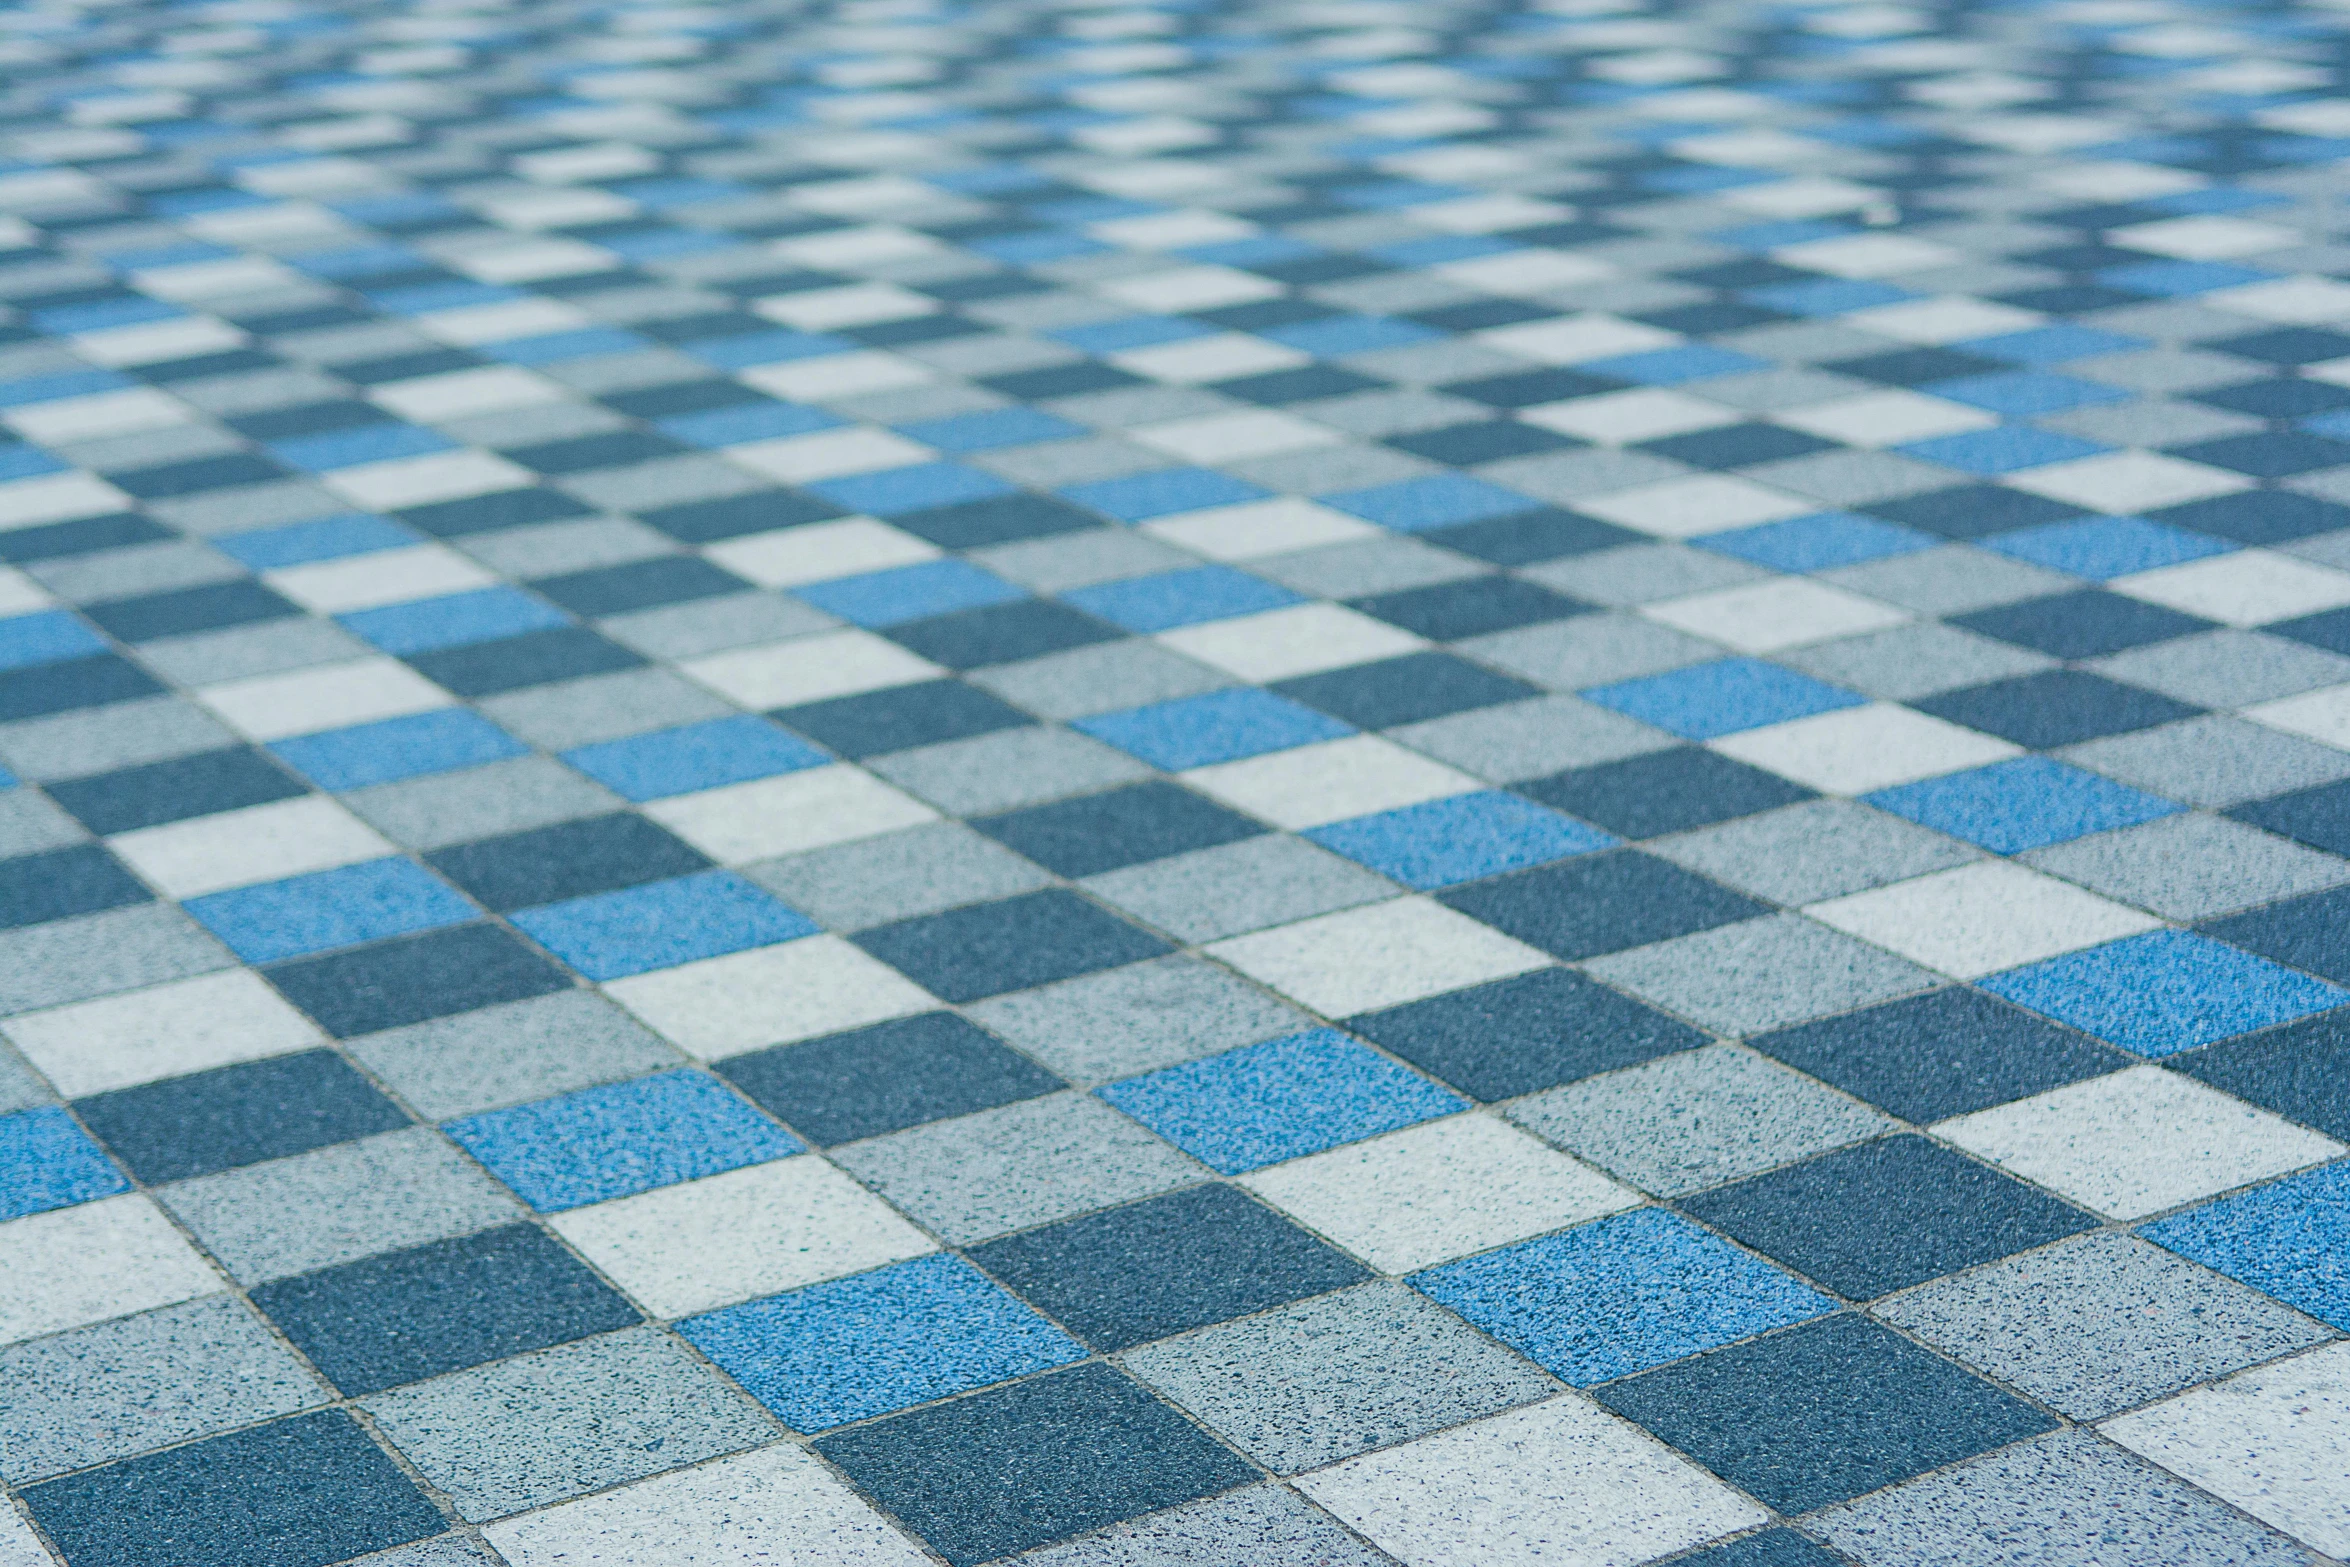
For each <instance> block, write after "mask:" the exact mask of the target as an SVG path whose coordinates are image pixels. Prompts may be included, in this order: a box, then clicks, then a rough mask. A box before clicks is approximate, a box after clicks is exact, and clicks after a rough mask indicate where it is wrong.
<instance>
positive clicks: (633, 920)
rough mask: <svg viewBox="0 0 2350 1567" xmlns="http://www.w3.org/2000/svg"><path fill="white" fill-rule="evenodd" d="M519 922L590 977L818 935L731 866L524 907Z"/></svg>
mask: <svg viewBox="0 0 2350 1567" xmlns="http://www.w3.org/2000/svg"><path fill="white" fill-rule="evenodd" d="M512 918H513V921H514V924H515V925H516V926H517V927H518V928H519V929H520V930H521V931H522V932H523V934H525V935H527V936H529V937H530V938H531V939H532V940H534V941H536V942H537V943H538V944H539V945H540V946H542V947H545V948H546V949H547V950H548V951H550V952H552V953H554V954H555V956H557V957H559V958H561V959H562V960H563V961H564V962H566V963H568V964H570V965H571V966H572V967H573V968H575V969H577V970H578V971H579V972H580V973H582V974H584V975H586V976H587V977H588V978H590V979H596V980H611V979H624V978H627V977H628V976H630V975H632V974H643V973H647V972H650V971H652V970H654V969H667V968H675V967H677V966H678V965H679V964H683V963H692V962H695V961H698V960H700V959H704V958H713V957H720V956H723V955H725V954H727V953H730V952H740V951H743V950H745V949H746V948H751V947H765V946H771V945H774V944H776V943H778V942H785V941H793V940H797V939H798V938H800V937H802V936H811V935H814V934H815V933H816V925H815V922H814V921H812V920H809V919H807V918H805V917H803V916H802V915H800V914H799V913H798V912H796V911H795V910H792V909H790V908H787V907H785V906H784V905H783V904H781V903H778V902H777V901H776V900H775V899H774V898H772V897H770V896H768V895H767V893H766V892H764V891H762V890H761V889H760V888H758V887H755V886H753V885H752V884H751V883H750V882H748V881H746V880H744V879H743V878H742V877H740V876H738V875H736V874H734V873H733V872H732V871H704V872H702V873H701V874H699V875H694V876H681V877H678V878H676V879H674V880H670V881H657V882H651V883H648V884H646V885H643V886H638V887H630V888H626V889H623V890H621V891H618V892H605V893H596V894H591V895H590V896H588V897H584V898H572V899H568V900H566V901H564V902H561V903H550V904H546V905H544V906H542V907H539V908H534V909H523V910H519V911H517V912H516V913H515V914H514V915H513V916H512Z"/></svg>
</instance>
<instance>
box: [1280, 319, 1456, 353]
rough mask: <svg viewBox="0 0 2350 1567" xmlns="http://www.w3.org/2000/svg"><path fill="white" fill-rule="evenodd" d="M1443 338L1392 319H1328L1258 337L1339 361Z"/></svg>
mask: <svg viewBox="0 0 2350 1567" xmlns="http://www.w3.org/2000/svg"><path fill="white" fill-rule="evenodd" d="M1443 335H1444V334H1443V333H1441V332H1439V331H1437V330H1436V329H1435V328H1434V327H1425V326H1422V325H1420V323H1418V322H1417V321H1398V320H1396V319H1395V318H1394V317H1393V316H1325V317H1324V318H1322V319H1321V320H1319V321H1301V322H1299V323H1298V324H1297V325H1295V326H1276V327H1267V328H1265V329H1264V330H1263V331H1261V332H1259V333H1258V334H1257V336H1259V337H1263V338H1268V339H1270V340H1271V341H1273V342H1276V343H1280V344H1282V345H1284V346H1285V347H1289V348H1294V349H1296V350H1297V351H1298V352H1299V353H1301V354H1312V355H1313V356H1314V357H1315V358H1316V359H1340V358H1344V357H1345V356H1346V355H1348V354H1369V353H1376V352H1378V351H1379V350H1380V349H1382V348H1408V347H1410V346H1411V345H1412V344H1414V343H1425V342H1428V341H1430V340H1431V339H1434V338H1439V337H1442V336H1443Z"/></svg>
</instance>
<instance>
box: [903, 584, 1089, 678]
mask: <svg viewBox="0 0 2350 1567" xmlns="http://www.w3.org/2000/svg"><path fill="white" fill-rule="evenodd" d="M886 634H887V636H888V637H889V639H890V640H891V641H892V642H896V643H899V644H900V645H902V646H904V647H907V648H910V649H912V650H913V651H914V652H916V653H919V654H921V655H922V656H923V657H924V658H927V659H929V660H930V661H931V662H932V663H934V664H943V665H945V666H946V667H947V668H949V669H978V668H980V667H982V666H984V665H987V664H1009V663H1012V662H1013V661H1015V660H1017V659H1023V658H1042V657H1043V656H1044V655H1045V654H1047V653H1059V652H1062V651H1064V650H1066V649H1068V648H1073V647H1087V646H1090V645H1092V644H1093V643H1096V642H1108V641H1111V640H1113V639H1115V638H1117V637H1119V636H1121V635H1123V634H1124V633H1122V632H1120V631H1119V630H1118V629H1117V628H1115V627H1113V626H1105V625H1103V624H1102V623H1101V622H1100V621H1098V620H1096V619H1094V618H1093V617H1092V616H1091V615H1084V614H1080V613H1078V612H1077V611H1076V610H1073V609H1071V608H1069V606H1067V605H1066V604H1051V603H1047V602H1045V601H1044V600H1042V599H1023V600H1020V601H1018V602H1016V603H1011V604H989V605H986V606H984V607H983V608H980V609H966V610H958V611H957V612H955V613H954V614H951V615H932V616H930V617H928V618H926V619H922V620H913V621H907V622H906V623H904V624H903V625H897V626H892V627H890V628H889V630H888V632H887V633H886Z"/></svg>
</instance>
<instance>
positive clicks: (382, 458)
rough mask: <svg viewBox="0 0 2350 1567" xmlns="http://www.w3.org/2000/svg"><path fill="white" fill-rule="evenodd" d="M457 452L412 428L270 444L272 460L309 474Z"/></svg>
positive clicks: (372, 427)
mask: <svg viewBox="0 0 2350 1567" xmlns="http://www.w3.org/2000/svg"><path fill="white" fill-rule="evenodd" d="M456 449H457V443H456V442H455V441H452V440H450V439H449V438H448V437H447V436H445V435H442V434H440V433H439V432H438V431H435V430H426V429H422V428H420V427H418V426H416V425H413V424H363V425H360V426H358V427H357V428H355V429H349V430H334V431H330V432H328V433H327V434H325V435H305V436H302V437H301V438H299V439H297V440H291V441H272V442H270V443H269V455H270V456H272V457H274V458H276V459H277V460H278V461H279V462H282V463H284V464H285V465H286V466H287V467H289V468H300V469H302V470H303V471H305V472H307V473H330V472H332V471H333V470H335V469H337V468H355V467H357V466H358V465H359V464H361V463H369V462H390V461H392V460H393V459H395V458H399V457H427V456H430V455H431V454H432V453H434V452H447V451H455V450H456Z"/></svg>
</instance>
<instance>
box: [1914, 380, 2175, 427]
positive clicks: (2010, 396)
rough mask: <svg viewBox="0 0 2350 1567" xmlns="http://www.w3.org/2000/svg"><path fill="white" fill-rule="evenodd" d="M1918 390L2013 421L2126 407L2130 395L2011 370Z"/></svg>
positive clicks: (2095, 383)
mask: <svg viewBox="0 0 2350 1567" xmlns="http://www.w3.org/2000/svg"><path fill="white" fill-rule="evenodd" d="M1918 390H1920V391H1922V392H1924V393H1926V394H1927V395H1928V396H1931V397H1940V398H1945V399H1947V400H1949V401H1950V402H1954V403H1965V404H1968V405H1969V406H1970V407H1975V408H1984V409H1988V410H1989V411H1991V412H1992V413H1995V414H2006V415H2007V416H2009V417H2010V418H2017V419H2026V418H2030V417H2031V416H2032V415H2034V414H2054V413H2063V412H2064V411H2065V410H2067V409H2069V408H2093V407H2096V406H2098V405H2099V404H2102V403H2124V402H2128V401H2129V399H2130V394H2129V393H2127V392H2125V391H2123V390H2122V389H2121V388H2119V387H2115V386H2101V385H2099V384H2098V383H2097V382H2095V381H2084V380H2082V379H2080V377H2078V376H2070V375H2057V374H2054V373H2053V372H2051V371H2046V370H2010V371H2007V372H2005V373H2002V374H1996V375H1968V376H1960V377H1959V378H1958V379H1956V380H1954V381H1936V382H1934V383H1932V384H1931V385H1928V386H1922V387H1920V388H1918Z"/></svg>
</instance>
